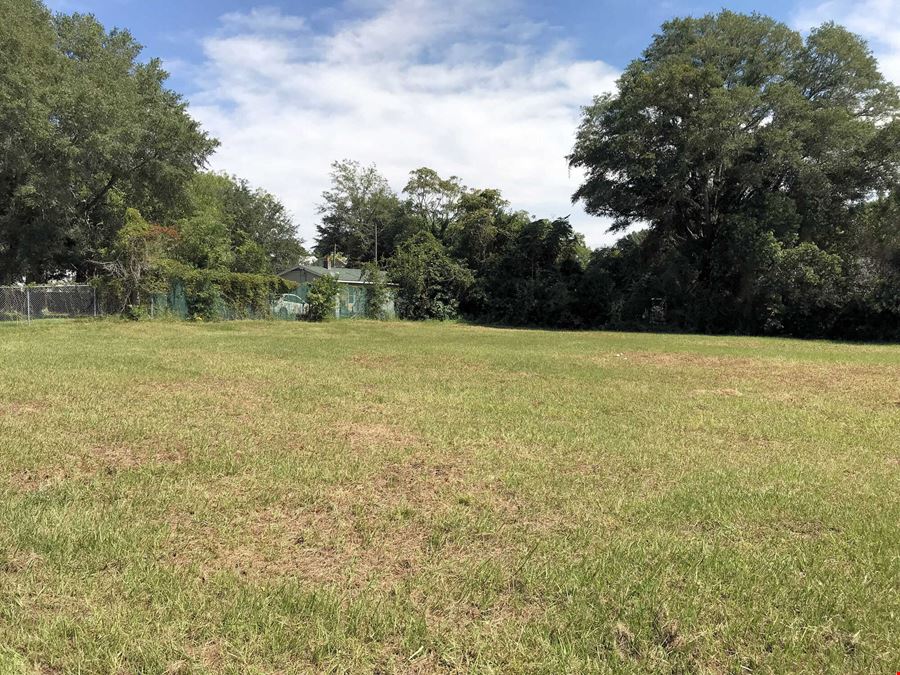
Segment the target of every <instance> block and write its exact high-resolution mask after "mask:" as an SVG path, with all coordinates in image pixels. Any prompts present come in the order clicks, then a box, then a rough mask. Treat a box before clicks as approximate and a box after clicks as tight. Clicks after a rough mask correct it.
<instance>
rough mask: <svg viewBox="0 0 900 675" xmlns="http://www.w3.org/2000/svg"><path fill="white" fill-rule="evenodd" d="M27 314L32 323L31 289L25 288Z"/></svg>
mask: <svg viewBox="0 0 900 675" xmlns="http://www.w3.org/2000/svg"><path fill="white" fill-rule="evenodd" d="M25 312H26V315H27V316H28V322H29V323H31V289H29V288H28V286H26V287H25Z"/></svg>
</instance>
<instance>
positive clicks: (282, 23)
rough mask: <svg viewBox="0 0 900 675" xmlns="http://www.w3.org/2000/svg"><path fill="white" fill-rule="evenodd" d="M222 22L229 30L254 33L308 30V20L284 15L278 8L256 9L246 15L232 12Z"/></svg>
mask: <svg viewBox="0 0 900 675" xmlns="http://www.w3.org/2000/svg"><path fill="white" fill-rule="evenodd" d="M220 20H221V22H222V24H223V25H224V26H226V27H228V28H231V29H235V30H249V31H253V32H292V31H299V30H303V29H304V28H306V19H304V18H303V17H302V16H290V15H287V14H283V13H282V12H281V10H280V9H278V8H277V7H254V8H253V9H251V10H250V11H249V12H246V13H241V12H231V13H229V14H225V15H224V16H222V18H221V19H220Z"/></svg>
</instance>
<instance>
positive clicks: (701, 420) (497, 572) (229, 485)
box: [0, 321, 900, 673]
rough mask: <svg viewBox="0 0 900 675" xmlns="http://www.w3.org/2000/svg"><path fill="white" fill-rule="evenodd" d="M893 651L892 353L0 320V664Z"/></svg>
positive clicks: (754, 658) (271, 666)
mask: <svg viewBox="0 0 900 675" xmlns="http://www.w3.org/2000/svg"><path fill="white" fill-rule="evenodd" d="M898 669H900V347H897V346H863V345H843V344H834V343H827V342H798V341H788V340H772V339H752V338H728V337H703V336H670V335H637V334H614V333H562V332H541V331H514V330H495V329H485V328H477V327H468V326H461V325H438V324H418V325H415V324H404V323H385V324H378V323H371V322H349V321H347V322H337V323H330V324H325V325H308V324H297V323H227V324H215V325H193V324H176V323H141V324H128V323H118V322H97V323H91V322H86V323H79V322H60V323H52V322H47V323H40V322H37V323H34V324H33V325H30V326H26V325H0V671H2V672H6V671H9V672H82V673H102V672H110V673H111V672H116V673H118V672H133V673H138V672H140V673H163V672H168V673H189V672H200V673H202V672H213V673H217V672H230V673H245V672H321V671H339V672H345V671H354V672H368V671H378V672H396V671H400V672H423V673H424V672H444V671H468V672H479V673H509V672H554V673H555V672H571V673H580V672H623V673H624V672H663V673H665V672H679V673H685V672H704V673H744V672H779V673H783V672H789V671H790V672H808V673H825V672H834V673H848V672H873V673H893V672H895V671H897V670H898Z"/></svg>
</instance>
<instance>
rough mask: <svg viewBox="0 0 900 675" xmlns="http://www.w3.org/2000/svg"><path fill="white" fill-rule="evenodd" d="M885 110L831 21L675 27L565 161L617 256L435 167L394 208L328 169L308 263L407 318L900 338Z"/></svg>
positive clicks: (591, 116)
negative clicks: (390, 296) (345, 274)
mask: <svg viewBox="0 0 900 675" xmlns="http://www.w3.org/2000/svg"><path fill="white" fill-rule="evenodd" d="M898 112H900V98H898V90H897V87H896V86H895V85H893V84H892V83H890V82H888V81H887V80H885V78H884V77H883V76H882V74H881V73H880V72H879V70H878V64H877V61H876V60H875V58H874V56H873V55H872V53H871V51H870V50H869V48H868V46H867V45H866V43H865V42H864V41H863V40H862V39H861V38H860V37H858V36H857V35H854V34H852V33H850V32H849V31H847V30H845V29H844V28H842V27H840V26H837V25H835V24H833V23H827V24H824V25H822V26H820V27H818V28H816V29H814V30H812V31H811V32H810V33H809V35H808V36H806V37H805V38H804V37H803V36H802V35H800V34H799V33H798V32H796V31H794V30H791V29H790V28H788V27H787V26H785V25H784V24H782V23H779V22H777V21H774V20H773V19H771V18H768V17H765V16H761V15H757V14H754V15H743V14H736V13H732V12H728V11H723V12H721V13H719V14H713V15H707V16H704V17H701V18H684V19H676V20H673V21H669V22H667V23H665V24H664V25H663V26H662V29H661V30H660V32H659V34H657V35H656V36H655V37H654V38H653V40H652V42H651V44H650V46H649V47H648V48H647V49H646V50H645V51H644V53H643V55H642V56H641V57H640V58H639V59H636V60H635V61H633V62H632V63H631V64H629V66H628V67H627V68H626V69H625V71H624V73H623V74H622V76H621V77H620V78H619V80H618V82H617V85H616V90H615V91H614V92H613V93H610V94H606V95H603V96H599V97H597V98H596V99H595V101H594V102H593V104H592V105H589V106H588V107H586V108H585V109H584V113H583V117H582V121H581V125H580V127H579V128H578V130H577V134H576V138H575V143H574V147H573V149H572V152H571V154H570V156H569V162H570V164H571V166H572V167H573V168H578V169H582V170H584V172H585V179H584V182H583V184H582V185H581V186H580V187H579V188H578V190H577V192H576V193H575V195H574V197H573V199H574V200H575V201H578V202H580V203H582V204H583V205H584V207H585V209H586V210H587V212H588V213H591V214H595V215H598V216H606V217H610V218H612V219H613V224H612V227H611V231H613V232H619V233H621V234H622V235H623V236H622V237H621V238H620V239H619V240H618V241H617V242H616V243H615V244H614V245H612V246H608V247H604V248H600V249H597V250H595V251H588V250H587V248H586V247H585V246H584V243H583V240H582V239H581V237H580V236H579V235H577V234H576V233H574V232H573V231H572V228H571V227H570V226H569V224H568V223H567V222H566V220H565V219H556V220H540V219H539V220H535V219H532V218H529V217H528V216H527V214H525V213H522V212H517V211H514V210H511V209H510V207H509V205H508V204H507V203H506V202H505V201H504V200H503V199H502V197H501V195H500V194H499V193H498V192H497V191H496V190H489V189H467V188H465V187H463V186H462V184H461V183H460V181H459V180H458V179H457V178H455V177H450V178H442V177H440V176H439V175H438V174H437V173H435V172H434V171H432V170H430V169H418V170H416V171H413V172H412V173H411V174H410V180H409V182H408V183H407V185H406V186H405V188H404V189H403V191H402V193H401V195H399V196H398V195H395V194H393V193H392V192H391V190H390V188H389V187H388V185H387V182H386V181H385V180H384V179H383V178H382V177H381V176H379V175H378V173H377V171H376V170H375V168H374V167H361V166H360V165H358V164H356V163H354V162H341V163H338V164H336V165H335V166H334V172H333V174H332V179H333V180H332V182H333V187H332V189H331V190H329V191H328V192H326V193H325V199H324V200H323V204H322V209H321V210H322V224H321V225H320V227H319V230H318V239H317V250H318V251H319V252H320V253H327V252H328V251H329V250H333V249H340V250H342V251H345V252H346V253H347V254H348V256H349V257H350V258H351V259H352V260H357V261H363V260H371V259H373V257H374V256H377V258H378V259H379V261H380V262H382V263H383V264H384V265H385V266H386V267H387V268H388V269H389V270H390V272H391V275H392V277H393V278H394V280H395V281H396V282H398V283H399V284H400V288H399V294H400V296H399V302H398V307H399V308H400V309H401V311H402V312H403V313H405V314H406V315H407V316H410V317H415V318H431V317H433V318H443V317H447V316H453V315H456V314H458V313H460V314H463V315H466V316H470V317H473V318H476V319H481V320H487V321H495V322H500V323H506V324H517V325H536V326H550V327H565V328H596V327H613V328H616V327H621V328H636V329H642V328H656V329H672V330H685V331H702V332H727V333H753V334H771V335H793V336H802V337H837V338H851V339H882V340H890V339H900V117H898ZM376 236H377V237H378V249H377V251H378V252H377V254H376V249H375V246H374V244H375V239H376Z"/></svg>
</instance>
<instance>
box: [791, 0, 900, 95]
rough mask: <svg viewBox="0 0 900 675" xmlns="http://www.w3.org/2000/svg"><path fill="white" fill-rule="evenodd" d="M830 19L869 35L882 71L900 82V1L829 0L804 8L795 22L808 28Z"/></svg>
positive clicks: (886, 75)
mask: <svg viewBox="0 0 900 675" xmlns="http://www.w3.org/2000/svg"><path fill="white" fill-rule="evenodd" d="M826 21H834V22H835V23H839V24H841V25H843V26H845V27H846V28H848V29H849V30H851V31H853V32H854V33H858V34H860V35H862V36H863V37H864V38H866V40H868V42H869V46H870V47H871V48H872V51H873V52H874V53H875V56H876V57H877V58H878V63H879V65H880V67H881V72H882V73H884V75H885V77H887V78H888V79H890V80H892V81H893V82H895V83H898V84H900V0H829V1H828V2H822V3H819V4H816V5H811V6H807V7H802V8H801V9H800V10H799V11H798V12H797V13H796V14H795V16H794V20H793V24H794V26H795V27H796V28H797V29H799V30H803V31H806V30H809V29H810V28H812V27H814V26H817V25H819V24H822V23H824V22H826Z"/></svg>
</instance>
